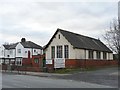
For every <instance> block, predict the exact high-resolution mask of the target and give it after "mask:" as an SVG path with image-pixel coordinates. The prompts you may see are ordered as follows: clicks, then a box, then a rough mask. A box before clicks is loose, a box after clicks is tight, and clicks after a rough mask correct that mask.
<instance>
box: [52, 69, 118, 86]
mask: <svg viewBox="0 0 120 90" xmlns="http://www.w3.org/2000/svg"><path fill="white" fill-rule="evenodd" d="M118 76H119V75H118V68H117V67H112V68H104V69H100V70H95V71H84V72H77V73H74V74H70V75H63V76H54V78H61V79H69V80H76V81H84V82H89V83H96V84H101V85H106V86H113V87H116V88H118Z"/></svg>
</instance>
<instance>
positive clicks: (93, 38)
mask: <svg viewBox="0 0 120 90" xmlns="http://www.w3.org/2000/svg"><path fill="white" fill-rule="evenodd" d="M58 30H59V31H64V32H68V33H72V34H75V35H79V36H83V37H86V38H90V39H94V40H99V39H96V38H92V37H89V36H85V35H82V34H78V33H74V32H71V31H67V30H63V29H59V28H58ZM99 41H100V40H99Z"/></svg>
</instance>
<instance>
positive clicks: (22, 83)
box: [2, 74, 112, 88]
mask: <svg viewBox="0 0 120 90" xmlns="http://www.w3.org/2000/svg"><path fill="white" fill-rule="evenodd" d="M2 88H112V87H110V86H104V85H99V84H92V83H86V82H81V81H74V80H64V79H57V78H48V77H37V76H28V75H16V74H2Z"/></svg>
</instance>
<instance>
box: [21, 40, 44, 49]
mask: <svg viewBox="0 0 120 90" xmlns="http://www.w3.org/2000/svg"><path fill="white" fill-rule="evenodd" d="M20 43H21V44H22V45H23V47H24V48H36V49H42V47H41V46H40V45H37V44H35V43H33V42H31V41H25V42H20Z"/></svg>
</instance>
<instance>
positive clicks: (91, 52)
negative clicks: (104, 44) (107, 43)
mask: <svg viewBox="0 0 120 90" xmlns="http://www.w3.org/2000/svg"><path fill="white" fill-rule="evenodd" d="M88 55H89V56H88V57H89V59H93V51H92V50H89V54H88Z"/></svg>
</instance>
